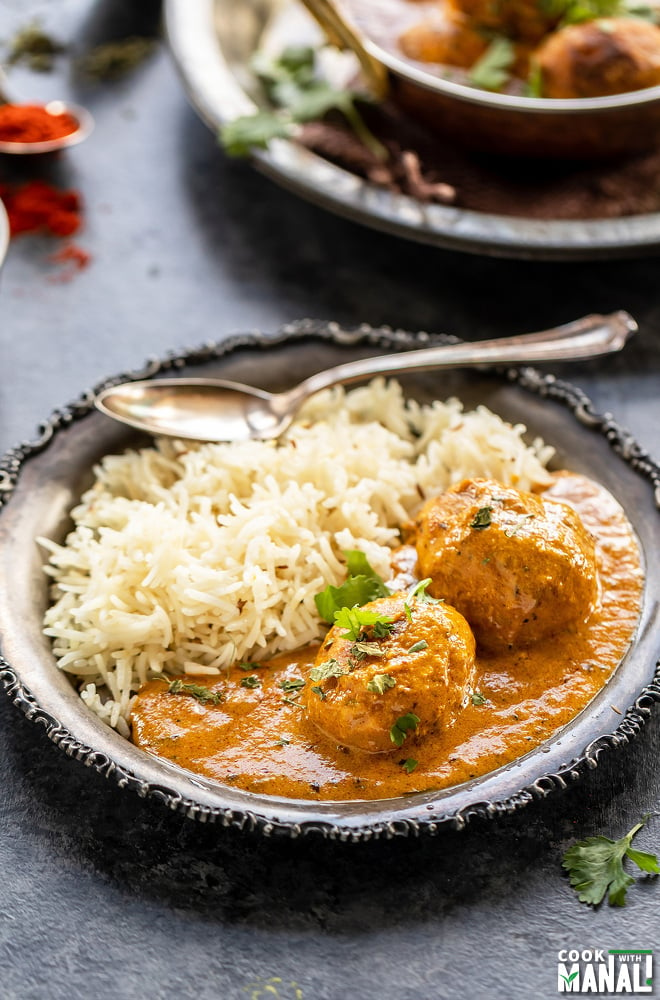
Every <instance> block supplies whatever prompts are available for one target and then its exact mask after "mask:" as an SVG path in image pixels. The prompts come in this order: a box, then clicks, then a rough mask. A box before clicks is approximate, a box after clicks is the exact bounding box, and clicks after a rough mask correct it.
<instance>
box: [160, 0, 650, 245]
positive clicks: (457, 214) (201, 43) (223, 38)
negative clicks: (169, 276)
mask: <svg viewBox="0 0 660 1000" xmlns="http://www.w3.org/2000/svg"><path fill="white" fill-rule="evenodd" d="M290 7H291V8H294V7H297V4H296V0H246V2H244V3H240V4H237V3H234V2H232V0H195V2H194V3H190V2H188V0H166V2H165V16H166V27H167V35H168V39H169V44H170V48H171V50H172V53H173V56H174V59H175V61H176V64H177V67H178V69H179V72H180V74H181V77H182V80H183V83H184V86H185V88H186V91H187V94H188V96H189V98H190V100H191V102H192V104H193V106H194V107H195V109H196V110H197V112H198V113H199V115H200V116H201V118H202V119H203V120H204V121H205V122H206V123H207V124H208V126H209V127H210V128H212V129H213V130H214V131H216V130H217V129H218V128H219V127H220V126H221V125H222V124H224V123H225V122H227V121H231V120H232V119H234V118H236V117H238V116H239V115H243V114H250V113H252V112H253V111H254V110H255V101H254V99H253V96H252V93H253V90H254V78H253V74H252V72H251V69H250V59H251V57H252V55H253V54H254V52H255V51H256V49H257V48H259V45H260V43H261V39H262V38H263V36H264V33H265V32H267V31H269V30H270V25H271V22H272V20H273V18H274V16H277V18H278V20H279V21H280V22H281V23H282V24H284V25H286V24H287V23H288V22H287V20H286V16H285V15H286V13H287V10H288V8H290ZM283 12H284V16H283ZM291 23H293V24H297V23H298V18H297V15H296V16H295V17H293V18H292V21H291ZM279 34H280V37H281V41H282V45H284V44H286V43H287V41H296V40H297V39H296V38H293V37H291V38H287V36H286V30H283V31H280V33H279ZM253 161H254V163H255V166H256V167H257V168H258V169H259V170H261V171H262V172H263V173H265V174H267V175H268V176H269V177H271V178H272V179H273V180H275V181H277V182H278V183H279V184H282V185H283V186H284V187H286V188H288V189H290V190H292V191H293V192H295V193H296V194H298V195H300V196H301V197H303V198H307V199H308V200H310V201H312V202H315V203H316V204H318V205H321V206H322V207H323V208H326V209H329V210H330V211H333V212H336V213H337V214H339V215H342V216H346V217H347V218H350V219H353V220H354V221H356V222H361V223H363V224H365V225H367V226H371V227H373V228H375V229H381V230H385V231H387V232H390V233H394V234H395V235H398V236H402V237H405V238H406V239H410V240H415V241H417V242H421V243H430V244H433V245H435V246H440V247H448V248H451V249H456V250H464V251H468V252H471V253H482V254H490V255H494V256H503V257H520V258H530V259H542V260H551V259H555V260H573V259H592V258H599V257H625V256H635V255H640V254H643V253H652V252H657V251H658V249H659V248H660V213H657V212H656V213H649V214H644V215H629V216H623V217H620V218H613V219H595V220H584V221H582V220H538V219H537V220H535V219H527V218H522V217H514V216H506V215H497V214H488V213H485V212H476V211H471V210H467V209H462V208H457V207H454V206H445V205H435V204H425V203H421V202H419V201H417V200H415V199H414V198H411V197H408V196H405V195H400V194H395V193H392V192H390V191H388V190H386V189H385V188H383V187H379V186H377V185H375V184H372V183H370V182H368V181H366V180H363V179H362V178H360V177H358V176H357V175H356V174H352V173H349V171H347V170H344V169H342V168H341V167H338V166H336V165H335V164H333V163H331V162H330V161H328V160H326V159H324V158H323V157H321V156H318V155H316V154H315V153H312V152H310V151H309V150H307V149H305V148H303V147H302V146H300V145H297V144H296V143H294V142H288V141H284V140H276V141H274V142H273V143H271V145H270V147H269V149H268V150H267V151H256V152H255V153H254V157H253Z"/></svg>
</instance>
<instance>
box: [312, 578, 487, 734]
mask: <svg viewBox="0 0 660 1000" xmlns="http://www.w3.org/2000/svg"><path fill="white" fill-rule="evenodd" d="M361 610H362V611H367V612H375V613H377V614H378V615H382V616H384V617H385V618H386V619H389V621H388V623H387V625H386V629H385V631H386V634H384V635H381V637H379V638H376V631H377V630H374V629H369V628H364V629H363V631H362V632H361V633H360V635H359V637H358V639H354V638H348V637H347V635H346V630H345V629H343V628H341V627H340V626H338V625H334V626H333V627H332V628H331V629H330V631H329V632H328V635H327V638H326V641H325V642H324V643H323V645H322V646H321V649H320V651H319V654H318V657H317V660H316V663H315V667H314V668H313V669H312V671H311V675H310V680H308V682H307V684H306V686H305V690H304V695H303V697H304V699H305V704H306V707H307V711H308V714H309V718H310V719H311V720H312V722H314V723H315V725H317V726H318V728H319V729H320V730H321V731H322V732H323V733H324V734H325V735H326V736H329V737H330V738H331V739H332V740H335V741H336V742H337V743H339V744H341V745H343V746H349V747H356V748H358V749H359V750H366V751H370V752H379V751H387V750H396V749H398V744H397V741H396V739H397V732H396V729H395V731H394V735H392V730H393V727H396V726H397V721H398V720H401V719H406V718H407V720H408V724H409V729H408V730H406V729H405V726H406V723H402V725H403V726H404V730H403V731H404V732H405V734H406V739H408V738H411V739H412V740H413V742H414V740H415V739H417V738H419V737H420V736H424V735H425V734H426V733H429V732H432V731H434V730H437V729H438V727H440V726H443V725H450V724H451V723H452V722H453V721H454V719H455V718H456V715H457V714H458V712H459V711H460V709H461V707H462V706H463V705H464V704H465V703H466V702H467V699H468V697H469V694H470V689H471V685H472V683H473V681H474V671H475V659H474V657H475V642H474V636H473V635H472V632H471V631H470V628H469V626H468V624H467V622H466V621H465V619H464V618H463V617H462V615H460V614H459V613H458V611H456V610H455V609H454V608H451V607H449V606H448V605H446V604H444V603H437V602H433V601H429V600H426V599H425V598H424V597H423V596H421V597H420V596H418V597H414V596H410V595H409V594H408V593H406V592H403V591H401V592H398V593H395V594H392V595H391V596H390V597H381V598H379V599H378V600H376V601H371V602H370V603H369V604H366V605H365V606H364V608H363V609H361ZM382 631H383V629H382V628H381V632H382ZM319 675H322V676H319ZM415 719H417V720H418V722H415V721H414V720H415ZM399 732H401V730H399Z"/></svg>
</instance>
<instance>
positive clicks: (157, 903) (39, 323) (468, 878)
mask: <svg viewBox="0 0 660 1000" xmlns="http://www.w3.org/2000/svg"><path fill="white" fill-rule="evenodd" d="M33 16H39V17H41V19H42V23H43V24H44V26H45V27H47V28H48V29H49V30H50V31H51V32H52V33H53V34H56V35H57V36H59V37H60V38H61V39H63V40H64V41H66V42H67V43H69V44H70V45H71V46H72V48H73V50H77V51H81V50H82V49H83V48H85V47H86V46H87V45H89V44H91V43H94V42H97V41H101V40H107V39H108V38H111V37H122V36H125V35H127V34H130V33H134V32H142V33H150V32H151V31H153V30H155V28H156V27H157V25H158V18H159V9H158V4H157V3H155V2H153V0H148V2H146V0H143V2H142V3H141V4H131V3H130V2H128V0H125V2H120V0H106V2H103V3H102V2H100V0H99V2H97V3H91V2H84V0H27V2H23V3H18V2H16V0H0V36H1V37H2V38H8V37H10V36H11V35H12V34H13V32H14V30H15V29H16V28H17V27H19V26H20V25H23V24H25V22H26V21H27V20H29V19H30V18H31V17H33ZM12 81H13V82H14V83H15V85H16V87H19V86H20V87H21V88H22V91H23V93H24V94H25V96H26V97H34V98H35V99H39V98H40V99H46V98H48V97H51V96H60V95H61V96H70V97H74V98H76V99H78V100H80V101H81V102H83V103H86V104H88V105H89V107H90V108H91V110H92V111H93V113H94V115H95V117H96V120H97V128H96V132H95V133H94V135H93V137H92V138H91V139H90V140H89V141H88V142H87V143H86V144H85V145H83V146H81V147H79V148H77V149H75V150H71V151H70V152H69V153H68V154H67V155H66V156H63V157H61V158H60V159H59V160H58V161H55V162H50V163H47V164H39V165H38V166H31V165H28V164H22V165H21V170H22V171H24V172H25V171H28V172H29V171H30V170H33V171H39V172H41V173H43V172H45V173H46V175H47V176H49V177H51V179H53V180H56V181H57V182H58V183H61V184H63V185H71V186H74V187H76V188H78V189H79V190H80V191H81V192H82V195H83V197H84V200H85V227H84V229H83V230H82V231H81V233H80V234H79V235H78V236H77V237H76V242H77V243H78V244H79V245H80V246H81V247H83V248H85V249H86V250H88V251H89V252H90V253H91V254H92V260H91V263H90V265H89V267H88V268H87V269H86V270H84V271H81V272H80V273H79V274H77V275H76V276H75V277H74V278H73V279H72V280H71V281H70V282H61V281H58V280H54V279H56V277H57V275H58V273H59V271H58V269H57V267H55V265H54V264H53V262H52V261H50V260H49V255H50V254H51V253H52V251H53V249H54V247H53V244H52V241H48V240H47V239H45V238H36V237H31V236H26V237H22V238H20V239H17V240H16V241H14V243H13V244H12V247H11V250H10V254H9V257H8V260H7V262H6V265H5V268H4V271H3V274H2V278H1V282H0V316H1V321H0V352H1V353H0V364H1V367H0V371H1V373H2V374H1V377H0V448H1V449H4V448H6V447H9V446H10V445H12V444H14V443H16V442H18V441H20V440H22V439H25V438H29V437H31V436H32V435H33V432H34V429H35V427H36V425H37V424H38V422H39V421H40V420H41V419H42V418H44V417H45V416H47V415H48V414H49V412H50V411H51V410H52V409H53V408H54V407H56V406H58V405H60V404H62V403H64V402H66V401H67V400H69V399H70V398H73V397H75V396H77V395H78V393H79V392H80V391H81V390H82V389H83V388H85V387H87V386H88V385H91V384H93V383H95V382H97V381H98V380H99V379H100V378H101V377H103V376H105V375H108V374H110V373H112V372H115V371H121V370H125V369H128V368H131V367H134V366H137V365H139V364H140V363H141V362H142V361H143V360H144V358H145V357H147V356H148V355H153V354H156V355H162V354H163V353H165V352H166V351H167V350H169V349H171V348H178V347H184V346H193V345H195V344H198V343H201V342H202V341H204V340H208V339H218V338H222V337H223V336H226V335H228V334H230V333H231V332H234V331H237V330H245V329H253V328H261V329H266V330H273V329H274V328H276V327H277V326H278V325H279V324H280V323H282V322H285V321H288V320H290V319H294V318H299V317H302V316H310V315H312V316H317V317H321V318H327V319H337V320H340V321H342V322H345V323H349V324H355V323H358V322H361V321H365V322H369V323H372V324H379V323H388V324H391V325H401V326H403V327H406V328H409V329H421V328H425V329H430V330H432V331H436V332H440V331H446V332H451V333H455V334H458V335H460V336H463V337H465V338H467V339H476V338H477V337H483V336H497V335H500V334H505V333H514V332H523V331H525V330H531V329H539V328H542V327H544V326H547V325H552V324H555V323H559V322H564V321H566V320H568V319H571V318H573V317H575V316H578V315H581V314H583V313H586V312H590V311H603V312H605V311H609V310H611V309H615V308H627V309H629V310H630V311H631V312H632V313H633V314H634V315H635V316H636V317H637V319H638V320H639V322H640V326H641V331H640V334H639V336H638V337H637V339H636V341H635V342H634V343H633V344H631V345H630V347H629V348H628V349H627V351H626V353H625V355H624V356H622V357H619V358H617V359H615V360H613V359H610V360H607V361H603V362H602V363H594V364H590V365H580V366H578V367H576V368H573V369H571V372H570V377H571V379H572V380H573V381H574V382H576V383H577V384H579V385H580V386H582V387H583V388H584V389H586V391H587V392H588V393H589V394H590V395H591V396H592V397H593V399H594V400H595V403H596V405H597V408H598V409H599V410H611V411H613V412H614V414H615V415H616V417H617V418H618V420H619V421H620V423H622V424H623V425H625V426H627V427H628V428H629V429H630V430H631V431H633V433H634V434H635V435H636V436H637V437H638V439H639V440H640V441H641V442H642V444H643V445H645V446H646V447H647V448H649V449H650V450H651V451H652V452H655V454H656V455H657V454H658V430H657V428H658V425H659V420H658V418H659V417H660V403H659V401H658V389H659V388H660V376H659V374H658V373H659V371H660V282H659V280H658V261H657V260H655V259H647V260H643V261H628V262H625V263H621V262H604V263H593V264H589V263H586V264H541V263H537V264H534V263H516V262H505V261H497V260H489V259H484V258H476V257H468V256H463V255H458V254H452V253H448V252H443V251H439V250H433V249H429V248H424V247H419V246H414V245H410V244H406V243H403V242H400V241H398V240H395V239H393V238H389V237H386V236H383V235H380V234H377V233H372V232H370V231H368V230H366V229H363V228H360V227H357V226H355V225H353V224H351V223H348V222H346V221H342V220H339V219H336V218H333V217H332V216H330V215H327V214H325V213H324V212H322V211H321V210H319V209H316V208H314V207H311V206H309V205H307V204H304V203H302V202H300V201H298V200H297V199H295V198H294V197H292V196H291V195H289V194H287V193H285V192H283V191H281V190H279V189H278V188H277V187H275V186H274V185H273V184H272V183H271V182H269V181H267V180H265V179H263V178H262V177H260V176H258V175H257V174H256V173H254V172H253V171H252V169H251V168H250V166H249V165H248V164H245V163H240V162H230V161H228V160H226V159H225V157H224V156H223V154H222V153H221V151H220V150H219V149H218V148H217V146H216V143H215V140H214V138H213V136H212V135H210V134H209V133H208V132H207V131H206V129H205V128H204V127H203V125H202V124H201V123H200V122H199V121H198V120H197V118H196V117H195V115H194V113H193V112H192V110H191V109H190V108H189V107H188V105H187V103H186V100H185V98H184V96H183V93H182V91H181V87H180V84H179V82H178V80H177V78H176V74H175V72H174V69H173V67H172V65H171V62H170V60H169V58H168V55H167V53H166V51H165V50H164V49H163V48H162V47H161V48H160V49H159V50H158V51H157V52H156V53H155V54H154V56H153V57H152V58H151V59H150V60H149V61H148V62H147V63H145V65H144V66H142V67H141V68H140V69H139V70H138V71H137V72H135V73H134V74H132V75H131V76H130V77H128V78H126V79H124V80H122V81H120V82H117V83H115V84H103V85H98V86H89V85H84V84H83V83H82V81H81V80H80V79H79V78H78V76H77V75H76V73H75V72H73V71H72V67H71V59H70V58H69V57H62V58H60V59H59V60H58V63H57V70H56V72H55V73H54V74H49V75H41V76H36V75H34V74H31V73H28V72H27V71H23V70H21V71H18V70H17V71H15V72H13V73H12ZM12 169H13V168H12V165H11V164H7V163H4V162H3V163H0V170H2V173H3V176H5V177H6V176H8V172H10V171H11V170H12ZM659 752H660V723H659V721H658V713H656V714H655V716H654V718H653V720H652V722H651V724H650V725H649V726H648V727H647V729H646V730H645V732H644V733H643V734H642V735H641V737H640V738H639V740H638V741H637V742H636V743H635V745H634V746H632V747H630V748H628V749H626V750H625V751H624V752H621V753H619V754H615V755H611V756H610V758H609V759H607V760H605V761H604V762H603V764H602V765H601V767H599V769H598V770H597V771H595V772H593V773H592V774H590V775H589V777H588V779H587V780H585V781H583V782H582V783H581V784H580V785H579V786H576V787H573V788H571V789H570V790H569V791H568V792H566V793H565V794H563V795H561V796H554V797H552V798H550V799H548V800H546V801H544V802H540V803H537V804H534V805H532V806H531V807H529V808H528V809H526V810H525V811H523V812H521V813H520V814H519V815H517V816H515V817H513V818H511V819H508V820H505V821H499V822H495V823H492V824H477V825H475V826H474V827H472V828H470V829H468V830H467V831H465V832H464V833H462V834H446V835H443V836H440V837H438V838H436V839H434V840H425V841H409V842H406V841H397V842H392V843H379V844H372V845H363V846H360V845H358V846H350V845H333V844H325V843H321V842H313V841H310V842H305V843H300V842H293V843H289V842H283V841H282V842H280V841H267V840H262V839H259V838H252V837H249V836H245V835H241V834H238V833H236V832H231V831H230V832H227V831H222V830H219V829H216V828H213V827H198V826H196V825H195V824H194V823H192V822H191V821H189V820H186V819H183V818H181V817H179V816H173V815H170V814H167V813H165V812H164V811H163V810H162V809H160V808H158V807H157V806H156V805H154V804H152V803H151V804H150V803H145V802H143V801H141V800H139V799H137V798H134V797H132V796H130V795H127V794H126V793H123V792H121V791H119V790H118V789H117V788H116V787H115V786H114V785H113V784H112V783H111V782H108V781H105V780H103V779H102V778H100V777H99V776H98V775H96V774H95V773H93V772H91V771H89V770H85V769H84V768H83V767H82V766H81V765H80V764H78V763H76V762H74V761H71V760H69V759H67V758H66V757H65V756H64V755H63V754H62V753H61V752H60V751H58V750H57V749H55V748H54V747H53V746H52V745H51V744H50V743H48V741H47V740H46V739H45V737H44V736H43V734H42V733H41V732H40V731H39V730H38V729H37V728H36V727H34V726H33V725H31V724H30V723H29V722H27V721H26V720H25V719H24V718H23V717H22V716H20V715H19V713H18V712H17V711H16V710H15V709H14V708H13V707H12V706H11V705H10V704H9V702H8V701H7V700H6V699H5V698H4V697H3V698H0V787H1V788H2V793H1V795H0V873H2V874H1V877H0V997H3V998H7V1000H19V998H20V1000H51V998H52V1000H60V998H62V1000H64V998H67V1000H87V998H93V1000H96V998H98V1000H111V998H112V1000H115V998H116V1000H138V998H147V1000H161V998H163V1000H165V998H167V1000H169V998H187V997H198V998H204V1000H207V998H208V1000H217V998H221V1000H224V998H227V1000H239V998H244V997H252V996H253V997H257V996H263V997H267V996H270V997H273V996H275V994H274V993H273V990H276V991H277V993H278V994H279V996H280V1000H289V998H294V997H296V996H299V997H303V998H304V1000H345V998H349V997H350V998H356V1000H438V998H451V1000H454V998H456V1000H459V998H463V997H468V996H470V997H477V998H486V1000H488V998H498V1000H499V998H502V1000H504V998H507V1000H508V998H511V1000H530V998H543V1000H545V998H551V997H553V996H555V995H556V967H557V951H558V950H559V949H560V948H563V947H578V948H587V947H600V948H605V949H607V948H656V950H657V951H658V952H659V953H660V932H659V930H658V928H659V926H660V886H659V885H657V884H655V880H652V879H649V880H646V882H644V883H640V884H638V885H636V886H635V887H634V888H633V889H632V890H631V891H630V894H629V903H628V906H627V907H626V908H625V909H622V910H615V909H612V908H609V907H604V908H601V909H600V910H599V911H597V912H593V911H592V910H590V909H588V908H586V907H584V906H582V905H580V904H579V903H578V902H577V899H576V897H575V896H574V894H573V893H572V891H571V889H570V888H569V886H568V882H567V880H566V878H565V876H564V875H563V873H562V870H561V867H560V860H561V855H562V852H563V850H564V849H565V848H566V847H567V846H568V844H569V843H570V842H571V841H573V840H574V839H576V838H579V837H583V836H588V835H591V834H595V833H599V832H606V833H609V834H611V835H613V836H619V835H621V834H622V833H624V832H625V831H626V830H627V829H628V828H629V827H630V826H632V825H633V823H634V822H636V821H637V819H638V818H639V817H640V816H641V815H642V814H644V813H650V814H651V818H650V820H649V823H648V825H647V827H646V829H645V830H644V831H643V833H642V834H641V835H640V837H639V846H640V847H643V848H646V849H648V850H655V851H659V850H660V822H659V821H658V803H659V801H660V777H659V775H658V766H657V761H658V757H659ZM657 960H660V954H658V956H657Z"/></svg>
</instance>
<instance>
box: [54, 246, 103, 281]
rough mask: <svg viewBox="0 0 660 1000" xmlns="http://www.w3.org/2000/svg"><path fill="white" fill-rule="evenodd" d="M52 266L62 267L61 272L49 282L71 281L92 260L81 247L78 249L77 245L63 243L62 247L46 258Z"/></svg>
mask: <svg viewBox="0 0 660 1000" xmlns="http://www.w3.org/2000/svg"><path fill="white" fill-rule="evenodd" d="M48 259H49V260H51V261H52V262H53V263H54V264H62V265H64V267H63V269H62V271H61V272H60V273H59V274H58V275H57V276H56V277H54V278H52V279H51V280H53V281H71V279H72V278H73V277H74V276H75V274H76V273H77V272H78V271H82V270H83V269H84V268H86V267H87V265H88V264H89V262H90V261H91V259H92V255H91V254H89V253H88V252H87V251H86V250H83V248H82V247H79V246H78V244H77V243H65V244H64V246H63V247H60V249H59V250H57V251H56V252H55V253H53V254H51V255H50V257H49V258H48Z"/></svg>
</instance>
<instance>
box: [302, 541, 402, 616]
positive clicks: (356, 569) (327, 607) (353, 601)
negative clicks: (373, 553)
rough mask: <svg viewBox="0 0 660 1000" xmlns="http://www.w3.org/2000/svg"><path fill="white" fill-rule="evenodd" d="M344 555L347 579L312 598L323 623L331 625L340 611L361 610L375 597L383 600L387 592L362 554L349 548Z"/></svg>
mask: <svg viewBox="0 0 660 1000" xmlns="http://www.w3.org/2000/svg"><path fill="white" fill-rule="evenodd" d="M344 555H345V556H346V570H347V579H346V582H345V583H342V585H341V586H340V587H333V586H332V584H329V585H328V586H327V587H326V588H325V590H322V591H321V593H320V594H317V595H316V597H315V598H314V602H315V604H316V610H317V611H318V613H319V615H320V616H321V618H322V619H323V621H324V622H328V623H329V624H330V625H332V624H333V623H334V620H335V615H336V613H337V612H338V611H341V609H342V608H354V607H361V606H362V605H363V604H368V603H369V602H370V601H375V600H376V599H377V598H379V597H387V596H388V595H389V590H388V589H387V587H386V586H385V584H384V583H383V580H382V579H381V577H380V576H378V573H376V571H375V570H374V569H372V567H371V566H370V565H369V562H368V561H367V557H366V556H365V554H364V552H360V551H359V550H357V549H349V550H347V551H346V552H345V553H344Z"/></svg>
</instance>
